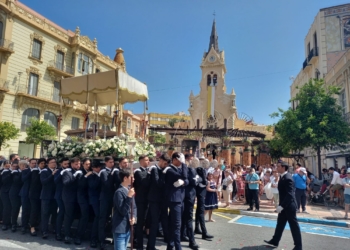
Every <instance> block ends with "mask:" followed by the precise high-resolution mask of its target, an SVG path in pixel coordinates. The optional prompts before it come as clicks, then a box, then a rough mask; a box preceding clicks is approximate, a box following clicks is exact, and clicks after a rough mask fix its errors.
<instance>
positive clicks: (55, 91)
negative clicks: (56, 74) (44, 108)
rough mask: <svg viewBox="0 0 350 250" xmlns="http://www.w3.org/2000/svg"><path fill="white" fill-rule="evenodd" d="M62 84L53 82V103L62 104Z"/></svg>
mask: <svg viewBox="0 0 350 250" xmlns="http://www.w3.org/2000/svg"><path fill="white" fill-rule="evenodd" d="M60 86H61V83H60V82H58V81H54V82H53V93H52V101H54V102H60V89H61V87H60Z"/></svg>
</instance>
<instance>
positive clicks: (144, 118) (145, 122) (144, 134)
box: [143, 99, 147, 140]
mask: <svg viewBox="0 0 350 250" xmlns="http://www.w3.org/2000/svg"><path fill="white" fill-rule="evenodd" d="M146 104H147V99H146V101H144V102H143V121H144V122H143V124H144V125H143V126H144V133H143V139H144V140H146V132H147V121H146Z"/></svg>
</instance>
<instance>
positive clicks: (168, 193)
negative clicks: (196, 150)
mask: <svg viewBox="0 0 350 250" xmlns="http://www.w3.org/2000/svg"><path fill="white" fill-rule="evenodd" d="M164 171H165V172H166V173H165V197H166V201H168V202H183V200H184V198H185V186H187V185H188V179H187V172H188V170H187V166H186V164H182V166H181V167H179V168H178V167H175V166H173V165H170V167H166V168H165V170H164ZM179 179H181V180H183V181H184V185H182V186H180V187H175V186H174V182H177V181H178V180H179Z"/></svg>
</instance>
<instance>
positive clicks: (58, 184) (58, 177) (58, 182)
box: [53, 168, 64, 200]
mask: <svg viewBox="0 0 350 250" xmlns="http://www.w3.org/2000/svg"><path fill="white" fill-rule="evenodd" d="M63 170H64V169H63V168H60V169H58V171H57V172H56V174H55V175H54V176H53V179H54V182H55V185H56V190H55V199H56V200H62V190H63V182H62V175H61V172H62V171H63Z"/></svg>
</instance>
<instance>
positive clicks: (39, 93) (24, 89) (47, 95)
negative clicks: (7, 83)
mask: <svg viewBox="0 0 350 250" xmlns="http://www.w3.org/2000/svg"><path fill="white" fill-rule="evenodd" d="M17 93H21V94H27V95H31V96H36V97H39V98H42V99H46V100H48V101H54V100H53V95H52V93H51V91H45V90H41V89H37V88H36V89H35V88H32V89H28V86H27V85H20V86H18V90H17Z"/></svg>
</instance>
